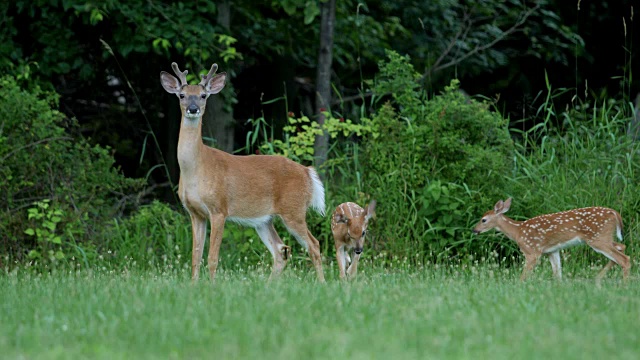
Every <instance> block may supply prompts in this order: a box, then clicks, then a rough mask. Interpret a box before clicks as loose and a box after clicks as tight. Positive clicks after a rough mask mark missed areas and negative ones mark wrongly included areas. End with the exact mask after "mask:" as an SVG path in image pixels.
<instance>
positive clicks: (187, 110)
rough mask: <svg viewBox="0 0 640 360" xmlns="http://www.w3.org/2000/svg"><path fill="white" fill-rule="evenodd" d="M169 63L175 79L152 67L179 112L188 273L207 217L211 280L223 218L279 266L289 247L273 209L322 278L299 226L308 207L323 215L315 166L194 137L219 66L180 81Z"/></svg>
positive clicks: (195, 266) (316, 255)
mask: <svg viewBox="0 0 640 360" xmlns="http://www.w3.org/2000/svg"><path fill="white" fill-rule="evenodd" d="M171 67H172V68H173V71H174V72H175V74H176V75H177V76H178V77H177V78H176V77H174V76H172V75H170V74H169V73H167V72H164V71H162V72H161V73H160V82H161V84H162V87H163V88H164V89H165V90H166V91H167V92H168V93H170V94H175V95H176V96H177V97H178V99H179V100H180V109H181V111H182V119H181V120H180V134H179V137H178V164H179V166H180V182H179V184H178V196H179V197H180V201H181V202H182V205H183V206H184V207H185V209H186V210H187V211H188V212H189V215H190V217H191V225H192V232H193V233H192V236H193V254H192V259H191V277H192V279H193V280H194V281H195V280H197V279H198V277H199V272H200V262H201V260H202V255H203V251H204V243H205V236H206V231H207V221H209V222H210V223H211V234H210V238H209V241H210V245H209V246H210V248H209V255H208V258H207V260H208V267H209V275H210V278H211V279H212V280H213V279H214V278H215V274H216V269H217V267H218V254H219V251H220V243H221V242H222V233H223V229H224V224H225V221H227V220H229V221H233V222H237V223H240V224H242V225H246V226H251V227H254V228H255V229H256V231H257V233H258V236H259V237H260V240H262V242H263V243H264V244H265V246H266V247H267V249H269V252H270V253H271V255H272V257H273V267H272V271H271V276H270V278H273V277H275V276H277V275H279V274H280V273H281V272H282V270H283V269H284V267H285V265H286V262H287V259H288V254H289V252H290V248H289V247H288V246H286V245H285V244H284V243H283V242H282V240H281V239H280V237H279V236H278V234H277V233H276V230H275V228H274V227H273V220H274V218H275V217H276V216H279V217H280V218H281V219H282V221H283V222H284V224H285V226H286V227H287V229H288V230H289V232H290V233H291V234H292V235H293V237H295V238H296V240H297V241H298V242H299V243H300V244H301V245H302V246H303V247H304V248H305V249H306V250H307V251H308V252H309V254H310V257H311V260H312V262H313V265H314V267H315V270H316V273H317V277H318V280H319V281H321V282H324V274H323V272H322V258H321V255H320V246H319V244H318V240H316V238H314V237H313V235H311V233H310V232H309V230H308V229H307V223H306V213H307V210H308V208H309V207H311V208H313V209H315V210H316V211H317V212H319V213H320V214H321V215H324V212H325V205H324V187H323V185H322V182H321V181H320V178H319V177H318V174H317V172H316V171H315V169H314V168H312V167H305V166H303V165H300V164H298V163H295V162H293V161H292V160H289V159H287V158H285V157H282V156H273V155H271V156H269V155H255V156H253V155H252V156H236V155H231V154H228V153H225V152H223V151H220V150H217V149H214V148H211V147H208V146H205V145H204V143H203V142H202V115H203V114H204V111H205V107H206V103H207V98H208V97H209V96H210V95H213V94H217V93H219V92H220V91H221V90H222V89H223V88H224V85H225V81H226V73H220V74H217V75H216V74H215V73H216V71H217V70H218V65H217V64H213V65H212V66H211V69H210V70H209V73H208V74H207V75H202V80H201V81H200V83H199V84H198V85H189V84H188V83H187V70H185V71H180V69H179V68H178V65H177V64H176V63H172V64H171Z"/></svg>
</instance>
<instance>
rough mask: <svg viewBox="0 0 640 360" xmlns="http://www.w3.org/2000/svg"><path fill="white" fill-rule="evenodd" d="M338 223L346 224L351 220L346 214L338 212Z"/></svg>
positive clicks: (336, 218)
mask: <svg viewBox="0 0 640 360" xmlns="http://www.w3.org/2000/svg"><path fill="white" fill-rule="evenodd" d="M335 220H336V224H346V223H347V222H349V218H347V217H346V216H345V215H344V214H336V217H335Z"/></svg>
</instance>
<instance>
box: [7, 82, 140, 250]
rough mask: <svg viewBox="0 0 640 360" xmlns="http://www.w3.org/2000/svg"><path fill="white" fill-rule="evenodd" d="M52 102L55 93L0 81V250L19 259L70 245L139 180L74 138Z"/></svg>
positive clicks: (115, 206)
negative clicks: (122, 172) (125, 175)
mask: <svg viewBox="0 0 640 360" xmlns="http://www.w3.org/2000/svg"><path fill="white" fill-rule="evenodd" d="M55 107H57V95H55V94H53V93H49V92H45V91H42V90H40V89H39V88H38V87H34V88H33V89H32V90H30V91H25V90H23V89H21V88H20V87H19V86H18V84H17V82H16V79H15V78H12V77H3V78H0V119H2V120H0V145H1V146H0V178H2V179H3V180H2V182H0V191H1V192H2V193H3V194H5V196H3V197H2V198H0V247H1V248H2V250H0V252H3V253H9V254H10V255H11V256H16V257H18V258H19V257H21V256H22V255H23V254H24V253H26V252H27V250H34V251H33V252H31V255H32V256H37V255H38V254H39V253H42V251H48V250H50V249H52V248H55V249H56V251H58V250H60V251H62V248H63V247H65V246H66V247H70V249H74V248H75V241H86V240H88V239H90V238H92V235H93V234H95V232H96V231H98V230H99V227H100V226H101V224H102V223H103V222H104V221H106V220H107V219H109V218H110V217H112V216H113V215H114V214H115V213H116V212H117V211H118V210H119V208H118V206H121V205H122V204H121V203H120V202H119V200H120V198H121V196H122V195H119V194H124V193H125V192H129V191H132V190H133V189H135V188H137V187H139V186H140V185H141V184H142V182H141V181H139V180H132V179H126V178H124V177H123V176H122V175H121V174H120V173H119V171H118V170H117V169H116V168H115V167H114V160H113V157H112V155H111V154H110V151H109V149H106V148H102V147H100V146H91V145H89V144H88V142H87V141H86V140H85V139H83V138H82V137H80V136H76V135H75V132H76V131H77V127H76V124H75V122H74V121H73V120H70V119H67V118H65V117H64V116H63V115H62V114H61V113H60V112H58V111H57V110H55ZM59 254H66V250H65V251H64V252H60V253H59Z"/></svg>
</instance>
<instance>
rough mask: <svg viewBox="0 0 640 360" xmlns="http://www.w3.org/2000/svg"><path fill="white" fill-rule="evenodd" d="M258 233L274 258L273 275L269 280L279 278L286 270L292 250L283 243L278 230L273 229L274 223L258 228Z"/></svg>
mask: <svg viewBox="0 0 640 360" xmlns="http://www.w3.org/2000/svg"><path fill="white" fill-rule="evenodd" d="M256 232H257V233H258V236H259V237H260V240H262V242H263V243H264V245H265V246H266V247H267V249H269V252H270V253H271V256H272V257H273V267H272V268H271V275H270V276H269V280H272V279H274V278H276V277H278V276H279V275H280V274H281V273H282V270H284V267H285V266H286V265H287V260H288V259H289V254H290V253H291V249H290V248H289V247H288V246H286V245H285V244H284V242H282V239H280V236H278V233H277V232H276V229H275V228H274V227H273V222H272V221H270V222H268V223H265V224H263V225H259V226H257V227H256Z"/></svg>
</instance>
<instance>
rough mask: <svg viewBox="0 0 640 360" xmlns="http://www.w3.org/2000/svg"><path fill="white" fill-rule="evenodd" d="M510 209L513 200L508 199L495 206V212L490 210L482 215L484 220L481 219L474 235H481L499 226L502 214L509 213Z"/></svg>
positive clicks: (474, 229)
mask: <svg viewBox="0 0 640 360" xmlns="http://www.w3.org/2000/svg"><path fill="white" fill-rule="evenodd" d="M510 207H511V198H508V199H507V200H505V201H502V200H499V201H498V202H497V203H496V204H495V205H494V207H493V210H489V211H487V212H486V213H485V214H484V215H482V219H480V221H479V222H478V224H477V225H476V227H474V228H473V233H474V234H480V233H483V232H485V231H487V230H491V229H493V228H495V227H496V226H498V219H499V218H500V216H501V215H502V214H504V213H506V212H507V211H509V208H510Z"/></svg>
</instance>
